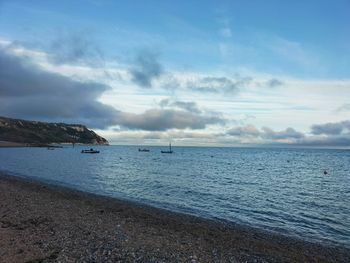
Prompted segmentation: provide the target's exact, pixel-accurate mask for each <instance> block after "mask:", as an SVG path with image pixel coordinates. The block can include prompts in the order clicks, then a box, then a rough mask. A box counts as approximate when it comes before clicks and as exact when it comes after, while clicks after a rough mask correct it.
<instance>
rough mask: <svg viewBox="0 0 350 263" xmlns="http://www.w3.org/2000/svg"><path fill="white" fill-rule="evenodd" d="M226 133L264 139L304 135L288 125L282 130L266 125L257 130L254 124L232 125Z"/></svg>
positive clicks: (295, 138) (282, 138)
mask: <svg viewBox="0 0 350 263" xmlns="http://www.w3.org/2000/svg"><path fill="white" fill-rule="evenodd" d="M227 134H228V135H231V136H235V137H251V138H262V139H265V140H285V139H293V140H298V139H302V138H304V137H305V135H304V134H303V133H301V132H298V131H296V130H295V129H293V128H290V127H289V128H287V129H285V130H282V131H274V130H272V129H271V128H268V127H263V128H262V129H261V130H259V129H258V128H256V127H255V126H254V125H246V126H238V127H234V128H232V129H230V130H228V131H227Z"/></svg>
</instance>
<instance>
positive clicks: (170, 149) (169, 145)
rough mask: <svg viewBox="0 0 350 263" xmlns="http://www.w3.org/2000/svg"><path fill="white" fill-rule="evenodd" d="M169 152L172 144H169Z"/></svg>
mask: <svg viewBox="0 0 350 263" xmlns="http://www.w3.org/2000/svg"><path fill="white" fill-rule="evenodd" d="M169 151H170V152H171V142H169Z"/></svg>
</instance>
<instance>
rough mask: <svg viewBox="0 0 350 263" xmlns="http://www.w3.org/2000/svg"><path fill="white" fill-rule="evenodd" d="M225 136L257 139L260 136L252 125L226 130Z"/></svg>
mask: <svg viewBox="0 0 350 263" xmlns="http://www.w3.org/2000/svg"><path fill="white" fill-rule="evenodd" d="M227 134H228V135H231V136H238V137H250V136H252V137H258V136H260V135H261V132H260V131H259V130H258V129H257V128H256V127H255V126H253V125H246V126H241V127H234V128H232V129H230V130H228V131H227Z"/></svg>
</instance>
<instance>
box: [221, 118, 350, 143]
mask: <svg viewBox="0 0 350 263" xmlns="http://www.w3.org/2000/svg"><path fill="white" fill-rule="evenodd" d="M311 133H312V135H306V134H304V133H302V132H299V131H296V130H295V129H293V128H287V129H285V130H282V131H274V130H273V129H271V128H268V127H263V128H262V129H257V128H256V127H255V126H253V125H246V126H238V127H234V128H232V129H230V130H228V131H227V132H226V135H228V136H232V137H233V138H235V139H236V142H237V139H239V140H242V139H244V140H245V142H247V140H248V141H249V139H251V140H252V142H253V143H254V142H256V139H258V140H257V141H259V142H260V143H261V142H262V143H264V144H271V145H285V144H286V143H287V144H288V145H294V146H310V147H311V146H312V147H332V146H336V147H349V146H350V120H345V121H341V122H337V123H325V124H317V125H312V127H311ZM286 140H287V142H285V141H286ZM238 142H239V141H238Z"/></svg>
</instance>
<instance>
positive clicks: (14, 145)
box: [0, 141, 108, 148]
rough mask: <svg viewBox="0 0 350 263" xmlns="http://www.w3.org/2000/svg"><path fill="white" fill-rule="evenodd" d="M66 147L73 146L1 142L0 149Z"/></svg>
mask: <svg viewBox="0 0 350 263" xmlns="http://www.w3.org/2000/svg"><path fill="white" fill-rule="evenodd" d="M64 145H72V143H69V142H67V143H20V142H9V141H0V148H20V147H53V148H62V147H63V146H64ZM74 145H95V146H108V144H83V143H75V144H74Z"/></svg>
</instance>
